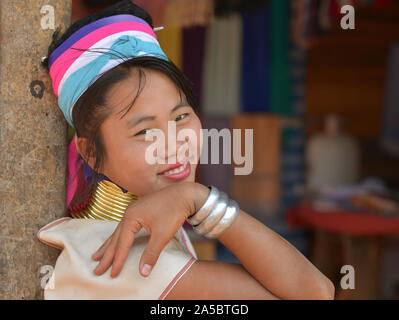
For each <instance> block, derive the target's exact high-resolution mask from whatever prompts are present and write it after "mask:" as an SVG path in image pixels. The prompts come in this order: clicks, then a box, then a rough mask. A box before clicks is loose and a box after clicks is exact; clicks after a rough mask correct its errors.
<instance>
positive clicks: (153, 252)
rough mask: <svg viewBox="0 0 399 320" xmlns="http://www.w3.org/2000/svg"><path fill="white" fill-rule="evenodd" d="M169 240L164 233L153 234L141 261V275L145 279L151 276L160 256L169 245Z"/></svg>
mask: <svg viewBox="0 0 399 320" xmlns="http://www.w3.org/2000/svg"><path fill="white" fill-rule="evenodd" d="M168 241H169V239H168V238H167V237H165V236H164V235H163V234H162V232H158V233H155V232H154V233H152V234H151V237H150V240H149V241H148V244H147V246H146V247H145V249H144V252H143V254H142V255H141V259H140V273H141V275H143V276H144V277H147V276H149V274H150V273H151V271H152V269H153V267H154V266H155V264H156V262H157V260H158V257H159V255H160V254H161V252H162V250H163V249H164V248H165V246H166V245H167V243H168Z"/></svg>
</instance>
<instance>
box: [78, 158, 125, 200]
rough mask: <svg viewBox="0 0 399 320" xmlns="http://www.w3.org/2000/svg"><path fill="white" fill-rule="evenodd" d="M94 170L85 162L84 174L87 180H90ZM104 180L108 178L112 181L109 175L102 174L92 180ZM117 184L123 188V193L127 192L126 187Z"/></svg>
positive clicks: (95, 181)
mask: <svg viewBox="0 0 399 320" xmlns="http://www.w3.org/2000/svg"><path fill="white" fill-rule="evenodd" d="M93 172H94V171H93V169H92V168H91V167H90V166H89V165H88V164H87V163H84V164H83V175H84V178H85V180H86V182H88V180H89V178H90V177H91V176H92V175H93ZM102 180H107V181H109V182H112V181H111V180H110V179H109V178H108V177H107V176H105V175H103V174H100V175H99V176H98V177H96V178H95V179H94V181H92V183H98V182H100V181H102ZM112 183H114V184H116V183H115V182H112ZM116 185H117V184H116ZM117 186H118V187H119V188H120V189H121V190H122V192H123V193H126V192H127V190H126V189H124V188H122V187H121V186H119V185H117Z"/></svg>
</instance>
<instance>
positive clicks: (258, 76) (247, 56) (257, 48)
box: [242, 9, 269, 112]
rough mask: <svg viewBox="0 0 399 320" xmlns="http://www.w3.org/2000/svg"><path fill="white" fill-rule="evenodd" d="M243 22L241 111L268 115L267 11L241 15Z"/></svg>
mask: <svg viewBox="0 0 399 320" xmlns="http://www.w3.org/2000/svg"><path fill="white" fill-rule="evenodd" d="M242 19H243V48H245V50H243V59H242V110H243V111H246V112H251V111H259V112H265V111H269V79H268V78H269V76H268V73H269V65H268V51H269V48H268V42H269V41H268V26H269V10H267V9H263V10H262V11H259V12H256V13H244V14H243V15H242Z"/></svg>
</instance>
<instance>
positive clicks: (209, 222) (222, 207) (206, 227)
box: [193, 191, 229, 235]
mask: <svg viewBox="0 0 399 320" xmlns="http://www.w3.org/2000/svg"><path fill="white" fill-rule="evenodd" d="M219 194H220V196H219V198H218V199H217V202H216V204H215V206H214V208H213V209H212V211H211V213H210V214H209V215H208V216H207V217H206V218H205V219H204V220H203V221H202V222H201V223H200V224H198V225H196V226H194V228H193V229H194V231H195V232H196V233H198V234H201V235H204V234H206V233H208V232H210V231H211V230H212V229H213V228H214V227H215V226H216V225H217V224H218V222H219V221H220V219H222V217H223V215H224V213H225V211H226V208H227V205H228V202H229V197H228V196H227V194H226V193H224V192H222V191H220V193H219Z"/></svg>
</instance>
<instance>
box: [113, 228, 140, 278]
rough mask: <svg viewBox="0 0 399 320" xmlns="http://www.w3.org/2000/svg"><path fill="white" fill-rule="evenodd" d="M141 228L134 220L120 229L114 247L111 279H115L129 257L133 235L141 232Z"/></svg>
mask: <svg viewBox="0 0 399 320" xmlns="http://www.w3.org/2000/svg"><path fill="white" fill-rule="evenodd" d="M141 228H142V226H141V225H140V223H139V222H138V221H136V220H134V221H132V222H131V224H129V225H128V224H125V225H123V226H122V227H121V231H120V235H119V238H118V242H117V245H116V251H115V256H114V260H113V262H112V269H111V277H116V276H117V275H118V274H119V273H120V271H121V270H122V267H123V264H124V263H125V261H126V258H127V256H128V255H129V251H130V248H131V247H132V245H133V242H134V235H135V234H136V233H137V232H139V231H140V230H141Z"/></svg>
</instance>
